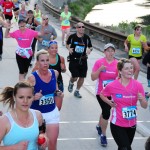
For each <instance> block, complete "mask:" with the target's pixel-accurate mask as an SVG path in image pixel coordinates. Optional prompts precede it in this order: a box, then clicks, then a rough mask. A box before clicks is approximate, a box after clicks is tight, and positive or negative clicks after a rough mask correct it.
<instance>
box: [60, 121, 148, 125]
mask: <svg viewBox="0 0 150 150" xmlns="http://www.w3.org/2000/svg"><path fill="white" fill-rule="evenodd" d="M97 122H98V121H60V122H59V123H60V124H69V123H72V124H76V123H83V124H84V123H85V124H87V123H97ZM137 122H145V123H150V120H148V121H137Z"/></svg>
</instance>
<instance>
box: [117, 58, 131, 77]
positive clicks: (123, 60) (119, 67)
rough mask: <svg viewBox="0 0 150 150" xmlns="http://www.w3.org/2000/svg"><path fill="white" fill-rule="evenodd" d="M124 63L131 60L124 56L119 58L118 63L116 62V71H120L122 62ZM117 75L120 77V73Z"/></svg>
mask: <svg viewBox="0 0 150 150" xmlns="http://www.w3.org/2000/svg"><path fill="white" fill-rule="evenodd" d="M125 63H131V61H130V60H129V59H126V58H121V59H120V60H119V61H118V64H117V69H118V71H121V70H122V68H123V67H124V64H125ZM119 77H121V75H120V74H119Z"/></svg>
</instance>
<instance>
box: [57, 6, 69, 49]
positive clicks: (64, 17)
mask: <svg viewBox="0 0 150 150" xmlns="http://www.w3.org/2000/svg"><path fill="white" fill-rule="evenodd" d="M70 19H71V12H69V11H68V5H65V7H64V12H62V13H61V15H60V21H61V30H62V45H63V46H65V44H66V42H65V41H67V39H68V37H69V34H70ZM65 34H66V40H65Z"/></svg>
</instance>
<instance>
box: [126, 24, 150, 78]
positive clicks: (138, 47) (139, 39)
mask: <svg viewBox="0 0 150 150" xmlns="http://www.w3.org/2000/svg"><path fill="white" fill-rule="evenodd" d="M141 32H142V28H141V26H139V25H137V26H136V27H135V28H134V34H130V35H129V36H128V37H127V39H126V40H125V42H124V46H125V51H126V52H128V55H129V59H130V60H131V62H132V64H133V66H134V79H136V80H137V78H138V75H139V71H140V60H141V58H142V53H143V52H142V47H143V48H144V50H150V47H148V46H147V39H146V37H145V36H144V35H143V34H142V33H141ZM129 45H130V48H128V46H129Z"/></svg>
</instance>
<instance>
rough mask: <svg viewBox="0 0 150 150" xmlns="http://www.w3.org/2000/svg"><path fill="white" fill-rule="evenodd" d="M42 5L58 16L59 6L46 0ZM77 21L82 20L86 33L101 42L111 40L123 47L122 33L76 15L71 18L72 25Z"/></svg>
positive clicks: (124, 37)
mask: <svg viewBox="0 0 150 150" xmlns="http://www.w3.org/2000/svg"><path fill="white" fill-rule="evenodd" d="M42 2H43V5H44V7H45V8H47V9H48V11H49V12H50V13H51V14H52V15H53V16H54V17H55V18H58V19H59V17H60V13H61V12H60V10H59V8H56V7H55V6H54V5H52V4H51V3H50V1H48V0H42ZM77 22H83V23H84V26H85V30H86V31H85V32H86V34H88V35H90V36H92V37H93V38H95V39H97V40H99V41H102V42H103V43H108V42H111V43H113V44H114V45H115V46H116V48H117V49H120V50H123V49H124V44H123V43H124V41H125V39H126V36H125V35H124V34H122V33H117V32H114V31H112V30H109V29H106V28H103V27H99V26H96V25H94V24H91V23H88V22H86V21H83V20H81V19H79V18H77V17H72V18H71V25H72V27H74V25H75V24H76V23H77Z"/></svg>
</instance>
